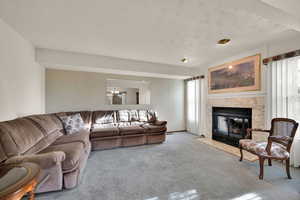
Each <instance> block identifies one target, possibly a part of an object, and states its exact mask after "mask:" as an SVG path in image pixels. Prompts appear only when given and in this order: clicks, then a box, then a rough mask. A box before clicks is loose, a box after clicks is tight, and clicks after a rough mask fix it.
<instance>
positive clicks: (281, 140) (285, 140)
mask: <svg viewBox="0 0 300 200" xmlns="http://www.w3.org/2000/svg"><path fill="white" fill-rule="evenodd" d="M272 142H276V143H279V144H282V145H284V146H285V147H286V148H287V151H288V152H290V148H291V146H290V145H289V144H292V142H293V138H292V137H289V136H279V135H278V136H269V137H268V145H267V147H266V151H267V152H268V154H269V155H270V152H271V147H272Z"/></svg>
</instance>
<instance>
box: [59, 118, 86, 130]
mask: <svg viewBox="0 0 300 200" xmlns="http://www.w3.org/2000/svg"><path fill="white" fill-rule="evenodd" d="M59 118H60V119H61V121H62V123H63V125H64V129H65V131H66V134H67V135H70V134H73V133H77V132H79V131H81V130H85V124H84V122H83V120H82V117H81V115H80V114H79V113H77V114H75V115H69V116H60V117H59Z"/></svg>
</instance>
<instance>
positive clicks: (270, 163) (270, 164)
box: [268, 158, 272, 166]
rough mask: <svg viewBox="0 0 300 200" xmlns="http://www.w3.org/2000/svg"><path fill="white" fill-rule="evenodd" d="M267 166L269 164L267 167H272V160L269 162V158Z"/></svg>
mask: <svg viewBox="0 0 300 200" xmlns="http://www.w3.org/2000/svg"><path fill="white" fill-rule="evenodd" d="M268 164H269V166H272V160H271V158H269V159H268Z"/></svg>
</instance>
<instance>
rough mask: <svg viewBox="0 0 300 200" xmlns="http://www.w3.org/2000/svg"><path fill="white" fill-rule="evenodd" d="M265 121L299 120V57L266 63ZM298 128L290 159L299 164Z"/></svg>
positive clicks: (299, 138) (299, 141)
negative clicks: (280, 118) (279, 118)
mask: <svg viewBox="0 0 300 200" xmlns="http://www.w3.org/2000/svg"><path fill="white" fill-rule="evenodd" d="M267 82H268V84H267V111H268V112H267V114H268V117H267V121H268V125H270V123H271V120H272V118H277V117H283V118H291V119H294V120H296V121H297V122H300V57H293V58H288V59H284V60H279V61H273V62H270V63H268V71H267ZM299 132H300V131H299V129H298V131H297V134H296V136H295V140H294V143H293V146H292V154H291V159H292V162H293V163H294V165H295V166H299V165H300V134H299Z"/></svg>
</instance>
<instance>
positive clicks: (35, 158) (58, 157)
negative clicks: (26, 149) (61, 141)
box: [5, 151, 66, 169]
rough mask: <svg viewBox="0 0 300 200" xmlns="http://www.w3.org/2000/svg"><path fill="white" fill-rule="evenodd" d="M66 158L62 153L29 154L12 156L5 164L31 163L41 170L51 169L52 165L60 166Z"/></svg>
mask: <svg viewBox="0 0 300 200" xmlns="http://www.w3.org/2000/svg"><path fill="white" fill-rule="evenodd" d="M65 158H66V154H65V153H64V152H62V151H53V152H49V153H41V154H31V155H21V156H13V157H10V158H8V159H7V160H6V161H5V163H6V164H18V163H22V162H33V163H36V164H38V165H39V166H40V167H41V168H42V169H46V168H49V167H52V166H53V165H57V164H60V163H61V162H62V161H64V160H65Z"/></svg>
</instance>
